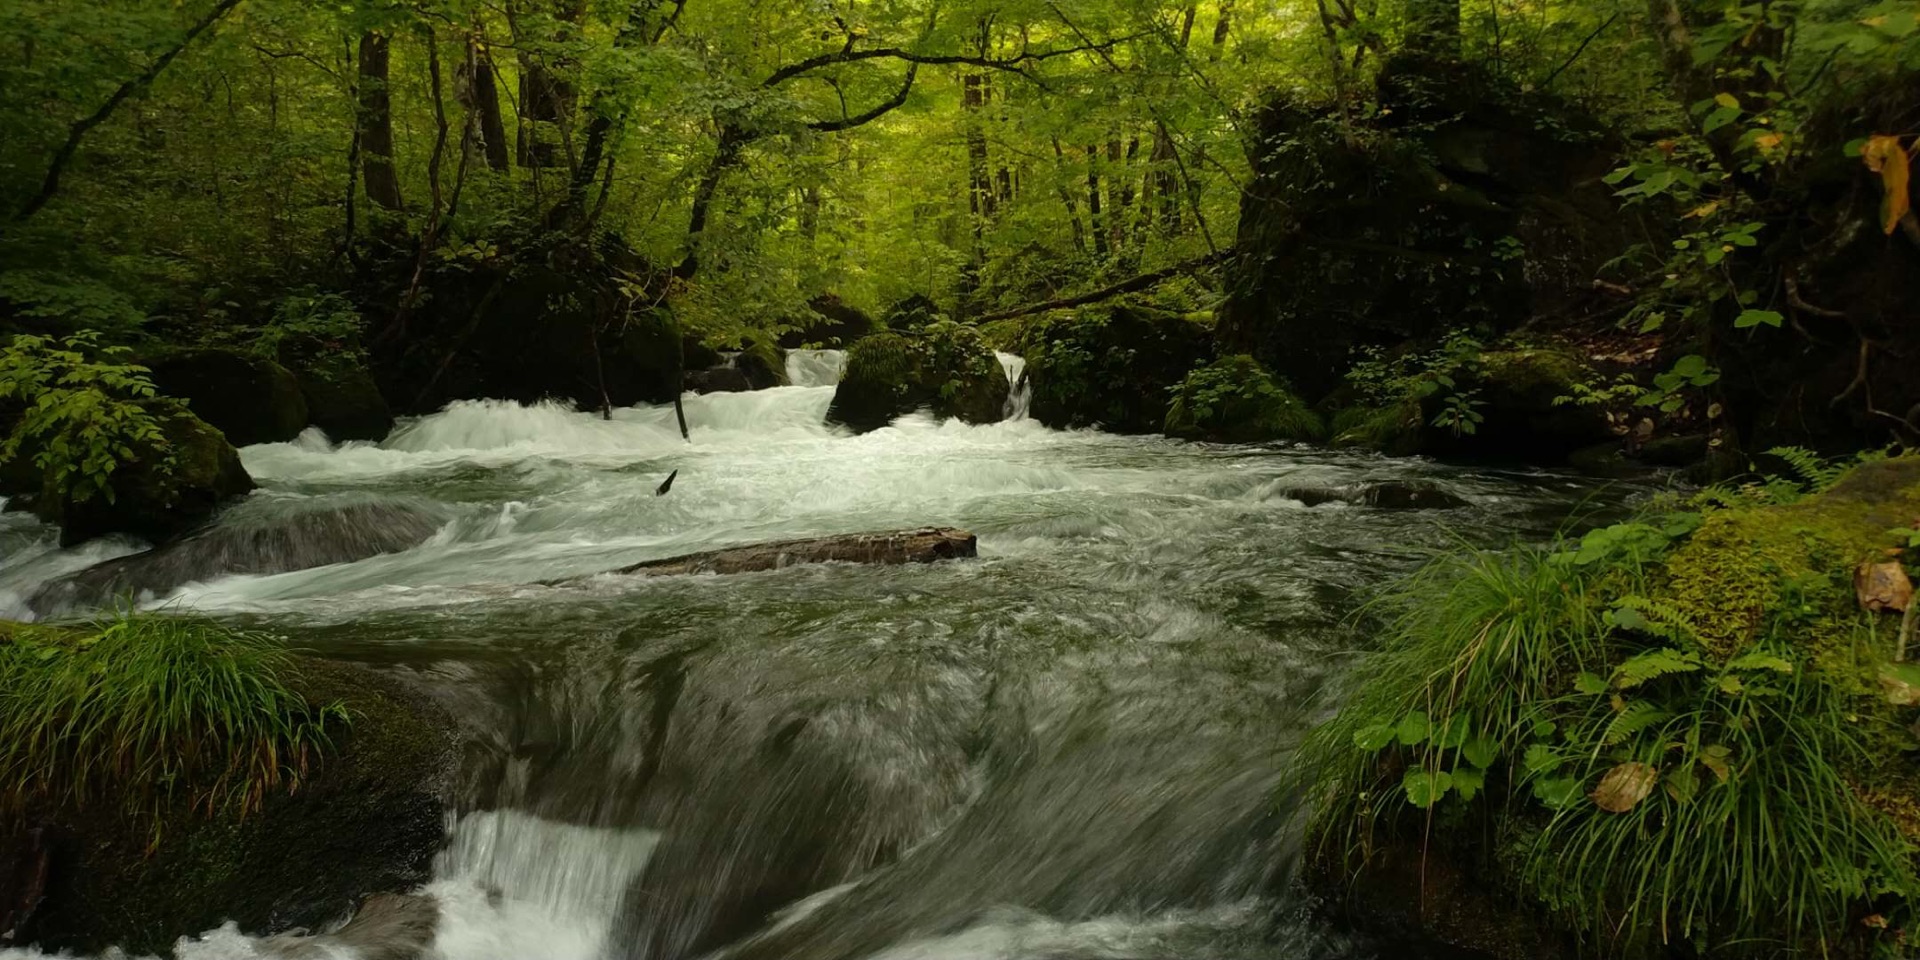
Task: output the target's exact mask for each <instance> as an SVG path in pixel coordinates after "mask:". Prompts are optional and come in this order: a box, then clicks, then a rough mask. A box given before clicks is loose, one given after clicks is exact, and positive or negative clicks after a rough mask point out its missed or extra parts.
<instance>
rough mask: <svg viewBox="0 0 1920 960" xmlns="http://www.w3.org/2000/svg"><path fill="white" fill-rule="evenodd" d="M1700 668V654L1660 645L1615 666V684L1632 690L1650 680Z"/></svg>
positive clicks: (1623, 688)
mask: <svg viewBox="0 0 1920 960" xmlns="http://www.w3.org/2000/svg"><path fill="white" fill-rule="evenodd" d="M1698 669H1700V655H1699V654H1696V653H1684V652H1682V651H1679V650H1675V649H1673V648H1672V647H1660V648H1659V649H1656V650H1649V651H1647V652H1645V653H1642V654H1639V655H1637V656H1634V657H1632V658H1630V659H1628V660H1627V662H1625V663H1622V664H1621V665H1619V666H1617V667H1615V668H1613V685H1614V686H1616V687H1619V688H1620V689H1622V690H1631V689H1633V688H1634V687H1637V686H1639V685H1640V684H1643V683H1646V682H1648V681H1650V680H1657V679H1659V678H1661V677H1664V676H1667V675H1669V674H1675V673H1691V672H1693V671H1695V670H1698Z"/></svg>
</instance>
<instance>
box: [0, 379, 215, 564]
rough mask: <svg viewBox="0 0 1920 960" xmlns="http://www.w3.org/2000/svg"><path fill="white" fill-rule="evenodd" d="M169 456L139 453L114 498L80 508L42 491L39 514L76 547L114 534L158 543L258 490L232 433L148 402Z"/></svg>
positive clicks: (172, 406) (121, 473)
mask: <svg viewBox="0 0 1920 960" xmlns="http://www.w3.org/2000/svg"><path fill="white" fill-rule="evenodd" d="M147 406H148V409H149V410H150V411H151V412H152V413H153V415H154V417H155V419H156V420H158V421H159V425H160V430H161V434H162V436H163V437H164V438H165V440H166V449H165V450H140V451H135V454H136V455H135V456H133V457H131V458H127V459H124V460H122V461H121V462H120V464H119V467H118V468H117V469H115V470H114V472H113V475H112V477H111V479H110V480H109V483H110V484H111V486H112V489H113V498H112V499H111V500H109V499H107V498H106V497H104V496H94V497H90V498H88V499H86V500H83V501H80V502H78V503H75V502H72V501H70V500H67V499H65V498H62V497H59V496H53V495H50V494H49V493H48V492H46V491H43V492H42V493H41V494H40V495H38V496H36V497H34V501H33V510H34V512H35V513H36V514H38V515H39V516H40V518H41V519H43V520H46V521H48V522H50V523H57V524H59V525H60V541H61V543H63V544H75V543H79V542H81V541H83V540H89V539H92V538H93V537H97V536H101V535H103V534H108V533H130V534H133V535H135V536H138V537H141V538H143V539H146V540H151V541H155V542H159V541H163V540H167V539H170V538H172V537H175V536H178V535H179V534H182V533H185V532H186V531H188V530H191V529H193V528H194V527H197V526H199V525H200V524H202V523H204V522H206V520H207V518H209V517H211V516H212V515H213V512H214V511H215V510H217V509H219V507H220V505H221V504H223V503H225V502H226V501H227V500H229V499H231V498H233V497H237V496H241V495H242V494H245V493H247V492H249V491H251V490H252V489H253V478H252V477H250V476H248V475H247V469H246V467H244V466H242V465H241V463H240V453H239V451H237V450H235V449H234V448H233V444H231V443H229V442H227V438H226V435H225V434H223V433H221V432H220V431H219V430H216V429H214V428H213V427H211V426H209V425H208V424H207V423H206V422H205V421H203V420H201V419H200V418H198V417H195V416H194V415H193V414H191V413H188V412H187V411H186V410H185V409H184V408H183V407H181V406H179V405H178V404H177V403H176V402H174V401H171V400H164V399H163V400H156V401H152V402H150V403H149V404H148V405H147Z"/></svg>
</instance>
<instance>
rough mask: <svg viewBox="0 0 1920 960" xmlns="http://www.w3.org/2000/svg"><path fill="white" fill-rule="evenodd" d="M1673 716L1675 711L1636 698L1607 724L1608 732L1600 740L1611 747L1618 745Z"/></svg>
mask: <svg viewBox="0 0 1920 960" xmlns="http://www.w3.org/2000/svg"><path fill="white" fill-rule="evenodd" d="M1672 718H1673V711H1671V710H1667V709H1664V708H1662V707H1658V706H1655V705H1654V704H1651V703H1648V702H1647V701H1645V700H1635V701H1633V702H1631V703H1628V704H1627V705H1626V707H1625V708H1624V709H1622V710H1621V711H1620V712H1619V713H1617V714H1615V715H1614V717H1613V721H1612V722H1611V723H1608V724H1607V730H1606V733H1604V734H1602V735H1601V737H1600V742H1601V743H1602V744H1603V745H1605V746H1609V747H1617V746H1619V745H1620V744H1623V743H1625V742H1627V741H1628V740H1630V739H1632V738H1633V735H1634V734H1636V733H1639V732H1640V731H1642V730H1646V729H1648V728H1650V727H1657V726H1659V725H1660V724H1663V723H1665V722H1667V721H1668V720H1670V719H1672Z"/></svg>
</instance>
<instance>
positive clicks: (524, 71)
mask: <svg viewBox="0 0 1920 960" xmlns="http://www.w3.org/2000/svg"><path fill="white" fill-rule="evenodd" d="M552 14H553V17H554V19H556V20H558V21H559V22H560V24H561V26H560V28H559V29H558V30H557V31H556V32H555V35H554V37H553V40H554V41H555V42H565V41H566V40H568V39H570V38H571V37H572V35H573V33H574V30H575V29H576V28H577V27H578V25H579V24H580V21H581V20H582V19H583V18H584V17H585V16H586V4H585V2H584V0H561V2H560V3H558V4H557V5H555V8H554V9H553V11H552ZM509 19H511V20H513V21H515V22H518V19H519V18H517V17H510V18H509ZM518 39H519V40H520V42H521V45H522V47H521V51H520V136H519V150H518V153H519V161H520V165H521V166H523V167H531V168H535V169H539V168H543V167H566V166H568V165H569V159H568V154H569V153H571V147H570V143H571V139H572V138H571V135H570V134H569V133H568V131H567V129H566V128H567V124H568V123H569V122H570V121H571V120H572V117H573V112H574V105H575V101H576V100H577V96H576V93H575V91H574V87H573V82H572V81H571V80H570V79H568V78H567V76H566V74H567V72H568V70H569V68H570V67H571V66H572V64H570V63H568V62H565V61H563V60H556V61H554V62H549V61H548V60H547V58H545V57H542V56H539V55H537V54H535V53H532V52H530V51H529V50H528V49H527V40H528V38H526V37H524V36H522V37H520V38H518Z"/></svg>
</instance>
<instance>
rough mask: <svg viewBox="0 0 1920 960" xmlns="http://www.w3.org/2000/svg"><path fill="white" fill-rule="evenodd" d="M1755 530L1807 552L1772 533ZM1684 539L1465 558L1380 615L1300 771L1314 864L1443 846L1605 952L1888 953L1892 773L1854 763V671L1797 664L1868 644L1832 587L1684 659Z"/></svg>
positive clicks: (1648, 525)
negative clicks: (1680, 548)
mask: <svg viewBox="0 0 1920 960" xmlns="http://www.w3.org/2000/svg"><path fill="white" fill-rule="evenodd" d="M1733 509H1764V508H1753V507H1746V508H1733ZM1755 516H1756V521H1757V522H1755V523H1754V524H1752V525H1751V526H1752V527H1753V528H1755V529H1758V530H1762V531H1765V532H1766V535H1769V536H1778V537H1780V538H1782V539H1783V541H1785V542H1790V543H1796V544H1803V546H1802V549H1815V548H1811V547H1806V546H1804V543H1805V542H1806V541H1808V539H1809V538H1810V537H1811V536H1812V535H1811V534H1808V533H1806V532H1804V530H1803V529H1801V528H1800V527H1798V526H1797V525H1796V524H1795V523H1794V522H1789V520H1788V519H1787V517H1786V515H1776V514H1774V513H1764V514H1756V515H1755ZM1701 522H1702V518H1701V517H1700V515H1698V514H1693V513H1684V512H1682V513H1674V514H1665V515H1653V514H1650V515H1648V516H1644V517H1642V518H1640V519H1639V520H1636V521H1633V522H1629V523H1622V524H1616V525H1614V526H1612V527H1608V528H1604V529H1601V530H1597V531H1594V532H1593V533H1590V534H1588V535H1587V536H1586V537H1584V538H1582V539H1581V540H1577V541H1571V542H1567V543H1563V544H1559V545H1556V546H1554V547H1551V548H1517V549H1513V550H1508V551H1497V552H1496V551H1483V550H1474V549H1462V550H1461V551H1460V552H1459V553H1458V554H1456V555H1454V556H1451V557H1445V558H1442V559H1440V560H1437V561H1435V562H1434V563H1432V564H1430V565H1428V566H1427V567H1426V568H1425V569H1423V570H1421V571H1420V572H1418V573H1416V574H1415V575H1414V576H1412V577H1411V578H1410V579H1408V580H1407V581H1405V582H1403V583H1402V584H1400V585H1399V586H1398V587H1397V588H1395V589H1394V590H1392V591H1391V592H1390V593H1389V594H1388V595H1387V596H1385V597H1383V598H1382V599H1380V600H1378V601H1376V603H1375V606H1374V607H1373V613H1374V614H1375V616H1374V618H1373V622H1376V623H1379V624H1381V625H1382V630H1381V643H1380V649H1379V652H1377V653H1375V654H1373V655H1372V656H1371V657H1369V658H1368V659H1367V660H1366V661H1365V662H1364V663H1363V664H1362V665H1361V666H1360V667H1358V668H1357V669H1356V671H1355V672H1354V674H1353V681H1352V682H1353V684H1354V686H1353V688H1352V690H1351V696H1350V698H1349V699H1348V701H1347V703H1346V704H1345V705H1344V706H1343V707H1342V709H1341V711H1340V712H1339V714H1338V715H1336V716H1335V717H1334V718H1333V719H1332V720H1330V721H1328V722H1327V723H1326V724H1324V725H1322V726H1321V727H1320V728H1318V729H1317V730H1315V731H1314V732H1313V733H1312V734H1311V735H1310V736H1309V738H1308V739H1307V741H1306V743H1305V745H1304V747H1303V749H1302V751H1301V753H1300V756H1299V774H1298V775H1299V776H1300V777H1302V778H1303V780H1304V781H1305V783H1306V785H1307V788H1308V789H1309V790H1310V791H1312V793H1311V794H1310V795H1311V796H1312V797H1313V799H1314V800H1315V801H1316V818H1317V819H1316V822H1315V825H1314V828H1313V829H1314V833H1315V836H1316V837H1317V840H1318V842H1319V843H1320V844H1321V850H1322V854H1323V856H1326V857H1328V858H1329V859H1330V860H1331V861H1333V862H1336V863H1344V864H1345V865H1346V867H1347V870H1348V872H1349V875H1352V876H1358V875H1359V871H1360V870H1361V869H1363V867H1364V864H1366V863H1367V862H1369V861H1370V859H1371V858H1372V857H1374V856H1375V855H1376V854H1377V853H1380V852H1382V851H1384V850H1387V849H1390V848H1393V847H1396V846H1399V847H1407V846H1411V847H1413V848H1417V849H1422V850H1425V849H1430V848H1445V849H1451V850H1452V851H1453V854H1452V855H1453V856H1455V857H1459V856H1465V857H1468V858H1470V859H1475V860H1477V861H1479V863H1480V864H1481V868H1482V869H1484V870H1485V871H1487V877H1488V878H1489V879H1491V880H1493V881H1495V882H1498V883H1501V884H1504V885H1507V886H1509V887H1511V888H1512V892H1515V893H1518V894H1521V895H1522V896H1523V897H1524V898H1525V899H1528V900H1530V901H1531V902H1533V903H1534V904H1536V905H1537V906H1538V907H1539V908H1541V909H1543V910H1544V911H1546V912H1548V913H1549V914H1551V915H1553V916H1555V917H1557V919H1558V921H1559V922H1560V923H1561V924H1563V925H1564V926H1565V927H1566V928H1568V929H1570V930H1573V931H1577V932H1579V933H1581V934H1583V935H1585V936H1586V937H1587V938H1588V939H1589V940H1590V942H1592V943H1594V944H1595V945H1597V946H1598V947H1600V949H1601V952H1603V953H1631V952H1635V951H1637V950H1640V949H1642V948H1644V947H1646V946H1648V945H1650V944H1666V945H1682V944H1686V945H1692V946H1694V947H1699V948H1716V949H1721V950H1724V951H1725V952H1726V953H1727V954H1729V955H1748V954H1758V953H1767V952H1778V951H1781V950H1783V949H1784V950H1786V951H1788V952H1792V951H1796V950H1811V951H1812V952H1814V953H1817V954H1819V953H1825V954H1828V955H1839V953H1848V952H1852V951H1853V950H1854V949H1857V948H1858V947H1860V946H1861V942H1862V940H1863V939H1867V940H1871V939H1872V938H1873V937H1875V936H1877V935H1878V934H1876V933H1875V931H1885V933H1886V934H1887V935H1889V936H1893V937H1895V938H1896V939H1897V938H1898V935H1899V931H1900V929H1901V927H1902V926H1903V925H1904V924H1906V923H1908V922H1909V921H1911V920H1912V919H1913V910H1912V908H1911V905H1912V904H1913V903H1915V902H1916V901H1920V871H1917V870H1916V848H1915V846H1914V843H1913V842H1912V839H1911V838H1910V837H1908V836H1906V835H1903V832H1902V830H1901V828H1900V825H1899V824H1897V823H1896V822H1895V821H1893V820H1892V819H1890V818H1889V817H1888V816H1886V815H1885V814H1883V813H1882V812H1881V811H1879V810H1877V809H1875V808H1873V807H1871V806H1870V805H1869V804H1868V803H1867V802H1865V799H1864V797H1863V787H1864V786H1865V785H1866V784H1868V783H1870V782H1872V781H1874V780H1876V779H1878V778H1881V777H1883V776H1884V775H1885V774H1886V773H1887V771H1888V765H1889V764H1893V765H1896V766H1897V765H1900V764H1903V763H1904V762H1905V761H1903V760H1901V759H1900V758H1899V757H1898V756H1895V755H1888V754H1886V752H1885V751H1884V748H1883V749H1881V750H1878V751H1876V750H1875V749H1874V748H1873V747H1871V746H1870V744H1871V743H1874V742H1875V740H1874V735H1875V734H1876V733H1878V732H1884V731H1881V727H1883V726H1888V724H1887V723H1886V717H1885V716H1883V713H1884V711H1883V710H1882V709H1881V707H1883V706H1884V705H1881V707H1877V706H1876V704H1875V700H1874V698H1872V697H1870V696H1866V695H1864V691H1865V690H1866V689H1867V688H1865V687H1863V686H1862V683H1861V679H1860V678H1861V677H1862V676H1863V675H1865V674H1867V673H1868V672H1869V671H1870V669H1871V668H1872V664H1870V663H1867V662H1865V661H1864V660H1862V661H1859V662H1855V661H1846V662H1841V661H1839V660H1833V659H1831V658H1830V659H1828V660H1825V661H1823V660H1822V659H1820V655H1819V653H1818V652H1819V651H1821V650H1833V649H1848V650H1859V651H1871V650H1875V649H1879V648H1882V647H1885V646H1886V644H1885V643H1884V642H1883V639H1881V638H1876V637H1875V636H1874V635H1873V632H1874V629H1875V628H1874V625H1873V620H1872V618H1871V615H1869V614H1862V613H1860V612H1859V611H1857V610H1856V609H1855V607H1854V602H1853V596H1852V591H1851V587H1850V581H1849V579H1848V578H1846V577H1845V576H1844V572H1843V575H1842V576H1838V577H1834V578H1831V579H1830V580H1828V581H1819V582H1817V583H1810V584H1809V585H1807V586H1805V587H1804V592H1799V593H1794V594H1793V596H1794V599H1793V600H1792V602H1791V603H1788V602H1785V601H1783V602H1782V603H1781V605H1780V607H1779V608H1778V609H1772V610H1769V611H1768V612H1767V616H1766V617H1765V618H1764V619H1763V620H1762V621H1761V622H1758V623H1755V624H1754V625H1753V627H1752V630H1751V631H1750V633H1749V634H1748V635H1747V637H1746V639H1745V640H1744V642H1743V644H1744V645H1742V646H1740V647H1738V648H1737V649H1734V650H1732V651H1730V652H1728V651H1723V650H1719V649H1717V648H1715V647H1713V646H1711V645H1708V644H1704V643H1702V641H1701V637H1700V636H1699V635H1698V634H1697V633H1696V632H1694V630H1693V627H1692V624H1694V623H1695V622H1697V619H1698V618H1697V616H1696V613H1697V611H1692V610H1687V609H1682V608H1680V607H1679V606H1677V597H1676V595H1675V594H1674V593H1673V592H1672V590H1671V589H1670V575H1669V572H1668V568H1667V566H1666V564H1667V562H1668V559H1669V557H1670V556H1671V554H1672V550H1673V549H1674V545H1676V544H1681V543H1686V542H1688V538H1690V537H1691V535H1692V534H1693V532H1694V531H1695V530H1696V529H1699V528H1700V524H1701ZM1696 546H1697V545H1696ZM1722 549H1727V550H1729V551H1730V552H1729V554H1728V556H1727V559H1726V561H1725V562H1727V563H1733V562H1735V560H1737V559H1738V556H1737V555H1744V554H1741V553H1740V551H1750V550H1751V549H1752V546H1751V544H1748V543H1746V542H1745V541H1740V542H1737V543H1733V544H1730V545H1728V546H1727V547H1725V548H1722ZM1696 552H1697V550H1696ZM1815 552H1816V553H1817V552H1818V551H1817V549H1816V550H1815ZM1736 554H1737V555H1736ZM1849 571H1850V568H1849ZM1795 590H1796V591H1801V590H1803V588H1801V587H1796V588H1795ZM1881 739H1882V740H1885V739H1886V738H1884V737H1882V738H1881ZM1902 769H1904V768H1902ZM1896 772H1897V771H1896ZM1488 823H1495V824H1497V825H1498V827H1499V829H1497V830H1495V831H1493V832H1492V833H1491V834H1489V833H1487V832H1485V831H1483V830H1480V829H1476V828H1475V827H1474V826H1473V825H1474V824H1482V825H1485V824H1488ZM1489 836H1497V837H1498V838H1499V840H1498V841H1497V843H1498V844H1499V846H1498V848H1497V849H1492V848H1485V847H1477V846H1476V845H1475V844H1476V843H1482V842H1484V841H1486V839H1487V837H1489ZM1843 945H1845V947H1844V948H1843ZM1835 951H1839V953H1835Z"/></svg>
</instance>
